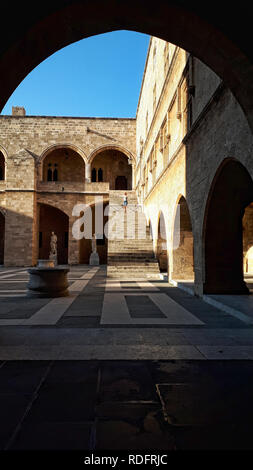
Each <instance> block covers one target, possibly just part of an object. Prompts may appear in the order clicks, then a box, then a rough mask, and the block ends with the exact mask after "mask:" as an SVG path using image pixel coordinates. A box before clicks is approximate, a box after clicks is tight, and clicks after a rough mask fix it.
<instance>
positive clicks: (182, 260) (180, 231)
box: [172, 196, 194, 281]
mask: <svg viewBox="0 0 253 470" xmlns="http://www.w3.org/2000/svg"><path fill="white" fill-rule="evenodd" d="M172 278H173V279H181V280H187V281H190V280H193V279H194V270H193V234H192V224H191V217H190V212H189V208H188V204H187V202H186V199H185V198H184V197H183V196H181V198H180V199H179V201H178V203H177V207H176V213H175V220H174V230H173V272H172Z"/></svg>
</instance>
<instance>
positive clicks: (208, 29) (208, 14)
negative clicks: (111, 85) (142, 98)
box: [0, 0, 253, 128]
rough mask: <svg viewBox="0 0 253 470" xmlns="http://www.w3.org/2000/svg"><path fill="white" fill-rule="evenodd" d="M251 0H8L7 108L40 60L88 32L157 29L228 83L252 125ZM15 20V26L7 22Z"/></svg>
mask: <svg viewBox="0 0 253 470" xmlns="http://www.w3.org/2000/svg"><path fill="white" fill-rule="evenodd" d="M249 5H250V4H249V3H248V2H246V1H245V0H242V2H241V3H240V8H238V5H237V4H236V3H235V4H232V3H231V4H229V14H228V10H227V8H224V9H222V8H221V7H220V2H218V0H214V1H213V2H211V3H209V4H208V3H203V2H202V3H201V2H198V3H196V2H189V1H188V0H175V1H174V2H173V4H171V3H170V2H169V1H166V0H157V1H156V3H153V2H148V3H147V2H142V1H140V2H136V1H133V0H121V1H120V2H117V6H116V5H115V2H114V1H113V0H93V1H92V2H88V1H83V2H80V1H77V0H68V1H67V2H62V1H60V0H55V1H53V2H52V1H49V0H45V1H44V2H43V3H40V4H39V5H38V6H37V8H36V9H31V8H30V7H29V6H28V5H26V4H23V3H20V4H18V5H16V6H15V9H14V11H13V6H12V4H8V3H5V4H4V5H3V7H2V17H3V18H5V24H6V25H9V24H10V23H11V24H12V34H11V35H10V34H6V31H5V28H4V27H3V28H1V32H0V39H1V41H0V44H1V49H0V90H1V95H0V109H2V107H3V106H4V104H5V103H6V101H7V100H8V98H9V97H10V95H11V94H12V92H13V91H14V90H15V88H16V87H17V86H18V85H19V83H20V82H21V81H22V80H23V79H24V78H25V76H26V75H27V74H28V73H29V72H31V70H32V69H33V68H34V67H36V66H37V65H38V64H39V63H40V62H42V61H43V60H44V59H46V58H47V57H49V56H50V55H51V54H53V53H54V52H56V51H57V50H59V49H61V48H62V47H64V46H67V45H69V44H71V43H73V42H75V41H78V40H80V39H82V38H84V37H88V36H92V35H94V34H100V33H105V32H108V31H115V30H118V29H129V30H133V31H139V32H143V33H146V34H150V35H154V36H157V37H160V38H162V39H165V40H167V41H170V42H172V43H174V44H177V45H178V46H180V47H182V48H183V49H186V50H188V51H189V52H191V53H192V54H193V55H194V56H195V57H197V58H199V59H200V60H202V61H203V62H204V63H205V64H206V65H208V66H209V67H210V68H212V69H213V70H214V71H215V72H216V73H217V74H218V75H219V76H220V77H221V78H222V79H224V81H225V82H226V84H227V85H228V86H229V88H230V89H231V90H232V92H233V93H234V95H235V97H236V98H237V100H238V102H239V103H240V104H241V106H242V108H243V109H244V112H245V114H246V116H247V118H248V120H249V122H250V123H251V127H252V128H253V50H252V47H251V18H252V12H251V10H250V8H251V7H250V6H249ZM8 27H9V26H8Z"/></svg>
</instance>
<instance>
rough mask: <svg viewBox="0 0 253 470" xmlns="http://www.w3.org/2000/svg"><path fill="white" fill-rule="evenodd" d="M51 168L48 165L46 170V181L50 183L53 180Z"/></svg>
mask: <svg viewBox="0 0 253 470" xmlns="http://www.w3.org/2000/svg"><path fill="white" fill-rule="evenodd" d="M50 167H51V163H49V164H48V170H47V181H52V180H53V172H52V169H51V168H50Z"/></svg>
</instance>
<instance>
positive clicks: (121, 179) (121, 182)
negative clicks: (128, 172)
mask: <svg viewBox="0 0 253 470" xmlns="http://www.w3.org/2000/svg"><path fill="white" fill-rule="evenodd" d="M115 189H116V190H118V191H124V190H125V189H127V179H126V177H125V176H117V178H116V179H115Z"/></svg>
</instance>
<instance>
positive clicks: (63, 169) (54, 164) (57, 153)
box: [41, 146, 85, 183]
mask: <svg viewBox="0 0 253 470" xmlns="http://www.w3.org/2000/svg"><path fill="white" fill-rule="evenodd" d="M41 165H42V169H41V170H42V171H41V173H42V174H41V177H42V181H48V182H50V181H61V182H72V183H74V182H84V181H85V163H84V159H83V157H82V156H81V155H80V154H79V153H78V152H77V151H76V150H73V149H72V148H69V147H64V146H54V147H53V148H52V149H49V150H48V151H47V152H46V153H45V154H44V155H43V157H42V158H41Z"/></svg>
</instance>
